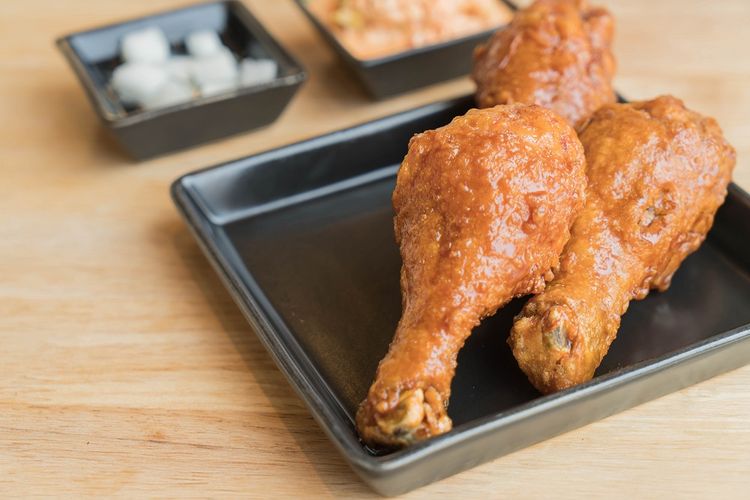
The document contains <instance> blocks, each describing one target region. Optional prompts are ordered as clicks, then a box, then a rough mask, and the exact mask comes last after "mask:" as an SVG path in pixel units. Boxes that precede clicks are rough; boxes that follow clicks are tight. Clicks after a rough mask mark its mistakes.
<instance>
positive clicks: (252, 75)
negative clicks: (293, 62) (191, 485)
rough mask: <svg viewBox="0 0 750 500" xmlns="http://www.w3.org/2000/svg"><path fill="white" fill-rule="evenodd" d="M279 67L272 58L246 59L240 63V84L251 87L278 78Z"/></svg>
mask: <svg viewBox="0 0 750 500" xmlns="http://www.w3.org/2000/svg"><path fill="white" fill-rule="evenodd" d="M278 71H279V67H278V65H277V64H276V61H273V60H271V59H245V60H243V61H242V62H241V63H240V85H242V86H244V87H250V86H253V85H260V84H263V83H268V82H270V81H273V80H274V79H275V78H276V74H277V73H278Z"/></svg>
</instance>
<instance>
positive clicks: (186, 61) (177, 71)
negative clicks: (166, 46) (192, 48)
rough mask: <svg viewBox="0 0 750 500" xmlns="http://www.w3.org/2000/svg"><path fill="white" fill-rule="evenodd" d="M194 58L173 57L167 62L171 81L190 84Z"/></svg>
mask: <svg viewBox="0 0 750 500" xmlns="http://www.w3.org/2000/svg"><path fill="white" fill-rule="evenodd" d="M192 64H193V58H192V57H188V56H172V57H170V58H169V59H168V60H167V63H166V69H167V74H168V75H169V78H170V79H171V80H175V81H179V82H183V83H190V72H191V69H190V66H191V65H192Z"/></svg>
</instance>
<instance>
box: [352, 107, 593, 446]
mask: <svg viewBox="0 0 750 500" xmlns="http://www.w3.org/2000/svg"><path fill="white" fill-rule="evenodd" d="M584 170H585V157H584V155H583V148H582V147H581V144H580V141H579V140H578V137H577V136H576V133H575V131H574V130H573V128H572V127H571V126H570V125H569V124H568V123H566V122H565V121H564V120H563V119H562V118H560V117H559V116H557V115H556V114H554V113H552V112H551V111H549V110H547V109H544V108H542V107H540V106H526V105H518V104H517V105H507V106H496V107H494V108H488V109H483V110H476V109H475V110H471V111H469V112H468V113H467V114H466V115H464V116H460V117H457V118H455V119H454V120H453V121H452V122H451V123H450V124H449V125H447V126H444V127H442V128H439V129H437V130H429V131H427V132H424V133H422V134H418V135H416V136H414V137H413V138H412V140H411V141H410V143H409V150H408V153H407V155H406V157H405V158H404V161H403V163H402V164H401V168H400V170H399V172H398V178H397V182H396V188H395V191H394V193H393V206H394V210H395V214H396V215H395V220H394V223H395V224H394V225H395V233H396V241H397V243H398V244H399V245H400V250H401V257H402V260H403V266H402V268H401V290H402V308H403V310H402V317H401V320H400V322H399V324H398V327H397V330H396V335H395V337H394V340H393V342H392V343H391V345H390V348H389V350H388V354H387V355H386V356H385V358H384V359H383V360H382V361H381V362H380V366H379V367H378V370H377V374H376V376H375V381H374V383H373V384H372V386H371V388H370V390H369V392H368V394H367V398H366V399H365V401H364V402H363V403H362V404H361V406H360V408H359V411H358V413H357V426H358V429H359V432H360V436H361V437H362V438H363V439H364V441H366V442H367V443H370V444H375V445H386V446H403V445H407V444H409V443H412V442H414V441H418V440H421V439H425V438H428V437H430V436H433V435H437V434H441V433H444V432H446V431H448V430H450V428H451V425H452V424H451V420H450V418H449V417H448V415H447V411H446V409H447V405H448V397H449V396H450V387H451V380H452V379H453V375H454V372H455V368H456V356H457V354H458V351H459V349H461V347H462V346H463V344H464V341H465V340H466V338H467V337H468V336H469V334H470V333H471V330H472V329H473V328H474V327H475V326H476V325H477V324H478V323H479V321H480V320H481V319H482V318H483V317H485V316H488V315H491V314H493V313H494V312H495V311H496V310H497V309H498V308H499V307H501V306H502V305H504V304H505V303H506V302H508V301H509V300H511V299H512V298H513V297H517V296H520V295H525V294H528V293H533V292H539V291H541V290H542V289H543V287H544V283H545V279H549V278H551V275H550V269H551V268H552V267H554V266H556V265H557V264H558V259H559V256H560V253H561V252H562V249H563V246H564V245H565V242H566V241H567V240H568V238H569V236H570V232H569V228H570V225H571V224H572V222H573V219H574V216H575V215H576V214H577V213H578V211H579V210H580V209H581V207H582V206H583V196H584V192H585V183H586V179H585V174H584Z"/></svg>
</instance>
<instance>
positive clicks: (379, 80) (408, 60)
mask: <svg viewBox="0 0 750 500" xmlns="http://www.w3.org/2000/svg"><path fill="white" fill-rule="evenodd" d="M497 1H498V2H500V3H503V4H505V5H507V6H508V7H509V8H510V10H511V11H515V10H516V6H515V5H514V4H513V3H511V2H510V1H506V0H497ZM295 2H296V3H297V5H298V6H299V7H300V9H302V11H303V12H304V13H305V15H306V16H307V18H308V19H309V20H310V22H311V23H312V24H313V25H314V26H315V27H316V28H317V30H318V31H319V32H320V34H321V35H322V36H323V38H325V40H326V41H327V42H328V44H329V45H330V46H331V47H333V49H334V50H335V51H336V53H337V54H338V56H339V58H340V59H341V61H342V62H343V63H344V64H345V65H346V67H347V68H348V69H349V71H350V72H351V73H352V74H353V75H354V77H355V78H356V79H357V80H359V82H360V83H361V84H362V86H363V87H364V88H365V90H366V91H367V92H368V93H369V94H370V96H371V97H373V98H375V99H385V98H387V97H391V96H394V95H397V94H402V93H404V92H408V91H410V90H415V89H418V88H420V87H424V86H427V85H431V84H434V83H438V82H442V81H445V80H450V79H452V78H458V77H460V76H464V75H467V74H469V72H470V71H471V64H472V60H473V59H472V54H473V53H474V48H476V46H477V45H479V44H481V43H483V42H485V41H487V40H488V39H489V38H490V37H491V36H492V34H493V33H494V32H495V31H496V30H497V29H498V28H500V27H498V28H493V29H490V30H485V31H480V32H479V33H474V34H471V35H468V36H465V37H461V38H458V39H455V40H447V41H445V42H441V43H436V44H432V45H427V46H425V47H418V48H415V49H409V50H406V51H403V52H398V53H396V54H393V55H388V56H384V57H379V58H376V59H359V58H357V57H355V56H354V55H352V53H351V52H349V51H348V50H347V49H346V47H344V46H343V45H342V44H341V42H339V40H338V38H337V37H336V35H334V34H333V33H332V32H331V31H330V30H329V29H328V27H327V26H325V24H323V22H321V20H320V19H318V17H317V16H315V15H314V14H313V13H312V12H310V10H309V9H308V8H307V0H295Z"/></svg>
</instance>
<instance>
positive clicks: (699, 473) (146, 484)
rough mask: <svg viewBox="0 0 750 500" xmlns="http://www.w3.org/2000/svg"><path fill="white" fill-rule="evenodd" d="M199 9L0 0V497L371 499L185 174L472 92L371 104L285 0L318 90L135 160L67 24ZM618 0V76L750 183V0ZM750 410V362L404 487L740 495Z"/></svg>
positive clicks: (132, 0) (499, 492) (267, 7)
mask: <svg viewBox="0 0 750 500" xmlns="http://www.w3.org/2000/svg"><path fill="white" fill-rule="evenodd" d="M182 3H184V2H183V1H180V0H177V1H172V0H157V1H154V0H129V1H127V2H124V1H115V0H108V1H103V0H100V1H97V2H91V1H84V0H66V1H65V2H60V1H57V0H28V1H20V0H3V2H0V33H2V37H1V38H0V40H2V43H0V172H1V173H2V181H0V341H1V342H2V348H1V349H2V354H0V374H1V376H2V382H1V383H0V493H3V494H4V495H3V496H7V495H24V496H25V495H30V494H48V495H64V496H75V497H78V496H81V495H107V496H109V495H113V494H119V495H122V496H129V497H137V496H143V495H149V496H152V495H155V496H177V497H183V496H210V497H222V496H243V497H246V496H258V497H267V496H272V495H273V496H276V495H278V496H282V495H288V496H316V497H317V496H346V497H367V496H372V495H373V494H372V492H371V491H370V490H369V489H368V488H367V486H365V484H364V483H362V482H361V481H360V480H359V479H358V478H357V477H356V476H355V474H354V473H353V472H352V471H351V470H350V469H349V468H348V466H347V465H346V463H345V462H344V461H343V459H342V458H341V457H340V456H339V455H338V453H337V451H336V450H335V449H334V447H333V445H332V444H331V443H329V441H328V440H327V439H326V438H325V437H324V435H323V434H322V432H321V430H320V429H319V428H318V426H317V425H316V423H315V422H314V421H313V419H312V417H311V416H310V415H309V413H308V411H307V410H306V408H305V406H304V405H303V404H302V401H301V400H300V399H299V398H298V397H297V396H296V395H295V394H294V392H293V391H292V389H291V388H290V386H289V385H288V384H287V382H286V380H285V379H284V377H283V376H282V375H281V373H280V372H279V371H278V370H277V369H276V367H275V366H274V364H273V362H272V361H271V359H270V357H269V356H268V354H266V352H265V351H264V350H263V348H262V346H261V344H260V342H259V341H258V340H257V339H256V337H255V335H254V334H253V332H252V330H251V328H250V327H249V326H248V325H247V323H246V322H245V320H244V319H243V317H242V316H241V315H240V312H239V311H238V309H237V307H235V305H234V304H233V303H232V300H231V299H230V297H229V295H228V294H227V292H226V291H225V290H224V288H223V286H222V285H221V284H220V283H219V281H218V279H217V277H216V276H215V275H214V272H213V271H212V270H211V269H210V267H209V265H208V263H207V261H206V260H205V259H204V257H203V256H202V254H201V253H200V251H199V249H198V247H197V246H196V244H195V243H194V241H193V239H192V237H191V236H190V234H189V233H188V231H187V229H186V228H185V226H184V225H183V223H182V221H181V220H180V218H179V217H178V215H177V212H176V211H175V209H174V207H173V205H172V202H171V201H170V198H169V194H168V187H169V185H170V183H171V182H172V181H173V180H174V179H175V178H176V177H178V176H179V175H181V174H184V173H186V172H190V171H191V170H195V169H198V168H201V167H205V166H208V165H211V164H215V163H219V162H222V161H225V160H230V159H233V158H236V157H240V156H244V155H248V154H251V153H253V152H257V151H260V150H264V149H268V148H271V147H275V146H279V145H282V144H285V143H290V142H292V141H298V140H300V139H304V138H308V137H312V136H315V135H318V134H320V133H323V132H327V131H331V130H335V129H339V128H342V127H345V126H348V125H352V124H356V123H359V122H363V121H367V120H370V119H372V118H376V117H379V116H384V115H387V114H390V113H393V112H396V111H399V110H403V109H407V108H411V107H414V106H417V105H419V104H423V103H428V102H431V101H436V100H440V99H443V98H446V97H449V96H455V95H459V94H462V93H466V92H468V91H470V90H471V85H470V83H469V82H468V80H458V81H454V82H449V83H446V84H441V85H436V86H433V87H430V88H427V89H424V90H422V91H419V92H414V93H411V94H408V95H404V96H402V97H398V98H395V99H392V100H388V101H385V102H380V103H372V102H370V101H368V99H367V98H366V97H365V96H364V95H363V93H362V92H361V91H360V89H359V87H357V85H356V84H354V83H353V82H352V81H351V80H350V78H349V77H348V76H347V74H346V73H345V72H344V70H343V68H342V67H341V66H340V65H339V64H338V63H337V61H336V58H335V57H334V54H333V52H332V51H331V50H330V49H329V48H328V47H327V46H326V45H325V43H324V42H323V40H322V39H321V38H320V37H319V36H318V35H317V34H316V32H315V31H314V30H313V29H312V28H311V26H310V25H309V24H308V22H307V21H306V20H305V19H304V18H303V17H302V15H301V14H300V13H299V12H298V11H297V10H296V7H295V6H294V4H293V3H292V1H291V0H273V1H272V0H247V4H248V5H249V6H250V7H251V8H252V10H253V11H254V12H256V13H257V15H258V16H259V17H260V18H261V20H262V21H263V22H264V23H265V24H266V25H267V26H268V28H269V29H270V30H271V32H273V33H274V34H275V35H276V36H277V37H278V38H279V39H280V40H281V41H282V42H283V43H284V44H285V45H286V46H287V47H288V48H289V49H290V50H291V51H292V52H293V53H294V54H295V55H296V56H297V57H298V58H299V59H300V60H301V61H302V63H303V64H304V65H305V66H306V67H307V68H308V70H309V72H310V80H309V81H308V83H307V84H306V85H305V87H304V88H303V90H302V91H301V92H300V93H299V94H298V96H297V97H296V99H295V100H294V101H293V103H292V104H291V106H290V107H289V108H288V109H287V111H286V113H285V114H284V115H283V116H282V117H281V119H280V120H279V121H278V122H276V123H275V124H274V125H273V126H271V127H270V128H267V129H265V130H262V131H259V132H256V133H247V134H244V135H240V136H237V137H234V138H230V139H227V140H223V141H220V142H216V143H213V144H210V145H207V146H203V147H199V148H197V149H193V150H190V151H185V152H181V153H177V154H173V155H169V156H166V157H162V158H159V159H156V160H152V161H148V162H143V163H133V162H131V161H129V160H128V159H127V158H125V157H124V156H122V154H121V153H120V152H119V151H118V149H117V148H116V147H115V146H114V145H113V143H112V141H111V140H110V139H109V138H108V137H107V135H106V134H105V133H104V131H103V130H102V128H101V127H100V125H99V123H98V122H97V120H96V118H95V116H94V113H93V112H92V110H91V109H90V107H89V104H88V102H87V101H86V99H85V97H84V94H83V92H82V90H81V88H80V87H79V85H78V83H77V81H76V80H75V78H74V76H73V73H72V71H71V70H70V68H68V66H67V65H66V63H65V62H64V61H63V58H62V57H61V55H60V54H59V53H57V51H56V50H55V48H54V45H53V40H54V38H55V37H57V36H59V35H63V34H66V33H68V32H71V31H74V30H78V29H82V28H88V27H93V26H96V25H99V24H102V23H108V22H113V21H117V20H120V19H123V18H128V17H134V16H138V15H141V14H147V13H150V12H154V11H158V10H161V9H165V8H169V7H172V6H177V5H180V4H182ZM602 3H604V4H605V5H607V6H609V7H610V8H611V9H612V11H613V12H614V13H615V14H616V16H617V21H618V25H617V26H618V34H617V40H616V47H615V52H616V54H617V56H618V60H619V73H618V77H617V88H618V89H619V90H620V91H621V92H623V93H624V94H625V95H626V96H628V97H630V98H649V97H652V96H655V95H657V94H661V93H673V94H675V95H677V96H679V97H681V98H683V99H684V100H685V101H686V102H687V104H688V105H689V106H690V107H692V108H694V109H696V110H699V111H701V112H704V113H707V114H710V115H713V116H715V117H716V118H717V119H718V120H719V122H720V124H721V125H722V127H723V128H724V130H725V132H726V135H727V136H728V137H729V139H730V141H731V142H732V143H733V144H734V145H735V147H736V148H737V150H738V165H737V170H736V173H735V179H736V181H737V182H738V183H739V184H740V185H742V186H744V188H745V189H750V118H749V117H750V57H748V53H747V51H748V47H750V29H748V21H750V2H748V1H747V0H724V1H720V2H703V1H700V0H668V1H659V2H654V1H647V0H618V1H614V0H612V1H609V0H606V1H605V0H603V2H602ZM749 422H750V367H746V368H744V369H740V370H736V371H734V372H732V373H729V374H727V375H724V376H721V377H718V378H715V379H713V380H710V381H708V382H705V383H702V384H700V385H697V386H694V387H691V388H689V389H686V390H683V391H680V392H678V393H675V394H671V395H669V396H666V397H663V398H661V399H659V400H656V401H653V402H651V403H648V404H644V405H642V406H640V407H638V408H634V409H632V410H629V411H626V412H624V413H621V414H619V415H616V416H613V417H610V418H608V419H606V420H604V421H601V422H598V423H595V424H593V425H589V426H587V427H585V428H582V429H578V430H576V431H573V432H570V433H568V434H565V435H563V436H560V437H557V438H555V439H551V440H549V441H546V442H544V443H542V444H539V445H536V446H533V447H531V448H528V449H525V450H522V451H519V452H516V453H513V454H511V455H509V456H506V457H503V458H500V459H498V460H495V461H493V462H491V463H488V464H485V465H483V466H480V467H477V468H475V469H473V470H471V471H468V472H465V473H462V474H459V475H457V476H454V477H452V478H449V479H447V480H444V481H441V482H439V483H436V484H433V485H431V486H428V487H425V488H423V489H421V490H418V491H416V492H413V493H412V494H411V495H410V496H411V497H414V498H417V497H432V496H445V497H454V496H459V495H462V496H463V495H466V496H469V497H473V496H479V495H482V496H489V497H509V498H516V497H577V496H579V495H582V494H590V495H595V496H597V497H604V496H615V497H617V496H626V495H630V494H638V495H639V496H645V497H665V496H666V497H671V496H673V495H679V496H686V497H687V496H695V497H707V496H709V495H712V496H714V497H722V496H736V497H740V496H743V495H747V486H749V485H750V476H748V471H749V470H750V426H749V425H748V423H749ZM743 487H744V489H742V488H743Z"/></svg>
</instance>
